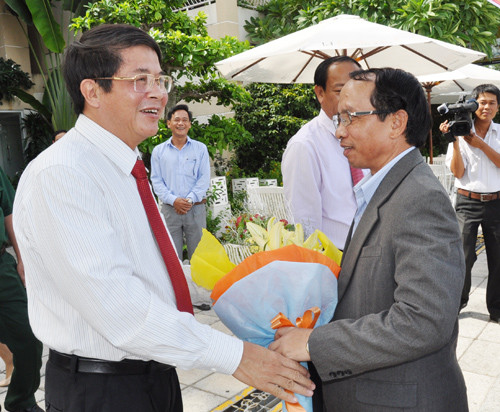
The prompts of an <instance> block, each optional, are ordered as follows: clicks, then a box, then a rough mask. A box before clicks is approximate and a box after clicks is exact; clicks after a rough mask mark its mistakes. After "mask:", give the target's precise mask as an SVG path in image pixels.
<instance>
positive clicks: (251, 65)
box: [231, 57, 267, 78]
mask: <svg viewBox="0 0 500 412" xmlns="http://www.w3.org/2000/svg"><path fill="white" fill-rule="evenodd" d="M266 58H267V57H261V58H260V59H258V60H255V61H254V62H253V63H252V64H249V65H248V66H246V67H243V69H241V70H240V71H239V72H237V73H235V74H233V75H232V76H231V78H234V77H236V76H238V74H240V73H243V72H244V71H245V70H248V69H249V68H251V67H253V66H255V65H256V64H258V63H260V62H261V61H262V60H264V59H266Z"/></svg>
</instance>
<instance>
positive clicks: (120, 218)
mask: <svg viewBox="0 0 500 412" xmlns="http://www.w3.org/2000/svg"><path fill="white" fill-rule="evenodd" d="M160 62H161V52H160V49H159V47H158V45H157V44H156V42H155V41H154V40H153V39H152V38H151V37H150V36H149V35H148V34H146V33H145V32H144V31H142V30H140V29H138V28H136V27H133V26H129V25H102V26H98V27H95V28H93V29H92V30H90V31H87V32H85V33H84V34H83V35H82V37H81V39H80V40H79V41H76V42H74V43H72V44H71V45H70V46H69V47H68V50H67V51H66V55H65V62H64V66H63V72H64V77H65V80H66V84H67V87H68V90H69V92H70V95H71V96H72V99H73V104H74V108H75V111H76V113H77V114H78V115H79V117H78V120H77V122H76V125H75V127H74V128H73V129H71V130H70V131H68V133H67V135H66V136H65V138H64V139H62V140H61V141H60V142H58V144H55V145H52V146H51V147H50V148H49V149H47V150H46V151H45V152H44V153H42V154H41V155H40V156H39V157H38V158H37V159H36V160H35V161H33V162H32V163H31V164H30V165H29V166H28V168H27V169H26V171H25V172H24V173H23V176H22V178H21V181H20V183H19V190H18V193H17V195H16V199H15V204H14V226H15V229H16V231H17V232H18V238H19V246H20V249H21V253H22V254H23V257H24V263H25V269H26V280H27V286H28V301H29V302H30V305H29V316H30V323H31V325H32V328H33V331H34V333H35V335H36V336H37V337H38V338H39V339H40V340H41V341H42V342H43V343H44V344H45V345H46V346H48V347H49V348H50V354H49V361H48V363H47V368H46V381H45V389H46V394H45V400H46V405H47V409H48V410H61V411H62V410H64V411H70V412H80V411H82V412H83V411H89V410H91V411H101V410H110V411H121V410H123V411H141V412H153V411H173V412H178V411H182V399H181V392H180V387H179V381H178V378H177V374H176V372H175V367H179V368H182V369H190V368H200V369H208V370H212V371H218V372H221V373H226V374H233V376H235V377H236V378H238V379H240V380H242V381H244V382H245V383H247V384H249V385H252V386H255V387H257V388H259V387H260V388H261V389H263V390H265V391H267V392H270V393H272V394H274V395H276V396H278V397H280V398H283V399H285V400H289V401H292V402H293V401H294V400H295V397H294V396H293V395H292V394H289V393H286V392H285V389H288V390H291V391H293V392H297V393H301V394H304V395H306V396H311V395H312V389H314V385H313V384H312V383H311V382H310V381H309V380H308V379H307V377H306V375H307V371H306V370H305V368H302V367H301V366H300V365H299V364H298V363H296V362H293V361H291V360H289V359H286V358H284V357H282V356H281V355H278V354H276V353H273V352H271V351H269V350H267V349H264V348H262V347H259V346H256V345H253V344H249V343H246V342H245V343H243V342H241V341H240V340H238V339H236V338H234V337H231V336H228V335H226V334H224V333H221V332H219V331H217V330H214V329H212V328H210V327H209V326H207V325H202V324H200V323H198V322H197V321H196V319H195V318H194V316H193V315H192V314H191V313H188V312H181V311H179V310H178V309H177V307H176V297H175V296H176V295H174V289H173V287H172V283H171V281H170V278H169V276H170V273H169V271H168V270H167V268H166V266H165V263H164V260H163V259H162V255H161V253H160V249H159V247H158V244H157V242H156V239H155V236H154V235H153V232H152V230H151V229H152V228H151V227H150V226H149V222H148V217H147V215H146V212H145V208H144V206H143V203H142V201H141V197H140V195H139V192H138V185H137V182H136V179H135V178H134V176H133V175H132V170H135V169H136V163H137V162H138V160H137V159H138V156H139V155H140V154H139V151H138V149H137V145H138V144H139V143H140V142H142V141H143V140H145V139H146V138H147V137H148V136H152V135H154V134H156V133H157V130H158V120H159V118H160V116H161V114H162V113H163V111H164V108H165V105H166V103H167V100H168V94H167V93H168V89H169V88H170V87H169V86H170V84H171V79H170V78H169V77H168V76H165V75H164V74H163V72H162V69H161V66H160ZM141 186H142V187H144V186H143V185H141ZM148 194H149V195H151V196H152V194H151V193H150V191H148ZM151 200H152V199H151ZM152 203H154V202H152ZM160 221H161V219H160ZM172 253H175V252H173V251H172ZM175 259H177V257H175ZM169 262H170V263H172V259H170V260H169ZM173 262H174V263H175V262H176V261H175V260H174V261H173ZM177 263H178V262H177ZM177 304H179V302H177Z"/></svg>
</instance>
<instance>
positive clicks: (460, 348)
mask: <svg viewBox="0 0 500 412" xmlns="http://www.w3.org/2000/svg"><path fill="white" fill-rule="evenodd" d="M472 342H474V339H472V338H466V337H463V336H460V337H459V338H458V342H457V359H460V358H461V357H462V355H463V354H464V352H465V351H466V350H467V349H468V348H469V346H470V345H471V344H472Z"/></svg>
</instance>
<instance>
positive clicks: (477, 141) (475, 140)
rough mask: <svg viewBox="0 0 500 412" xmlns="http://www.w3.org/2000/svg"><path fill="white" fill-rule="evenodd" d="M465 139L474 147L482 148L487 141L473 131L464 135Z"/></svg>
mask: <svg viewBox="0 0 500 412" xmlns="http://www.w3.org/2000/svg"><path fill="white" fill-rule="evenodd" d="M464 140H465V141H466V142H467V143H469V144H470V145H471V146H472V147H477V148H478V149H481V147H482V146H483V145H485V144H486V143H485V142H484V140H483V139H481V138H480V137H479V136H478V135H477V134H475V133H474V132H471V133H470V134H469V135H467V136H464Z"/></svg>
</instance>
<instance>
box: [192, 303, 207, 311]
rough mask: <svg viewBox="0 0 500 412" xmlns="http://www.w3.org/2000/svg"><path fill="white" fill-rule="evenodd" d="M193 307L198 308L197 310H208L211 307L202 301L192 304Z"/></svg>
mask: <svg viewBox="0 0 500 412" xmlns="http://www.w3.org/2000/svg"><path fill="white" fill-rule="evenodd" d="M193 308H196V309H199V310H210V309H211V307H210V305H209V304H207V303H202V304H201V305H193Z"/></svg>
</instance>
